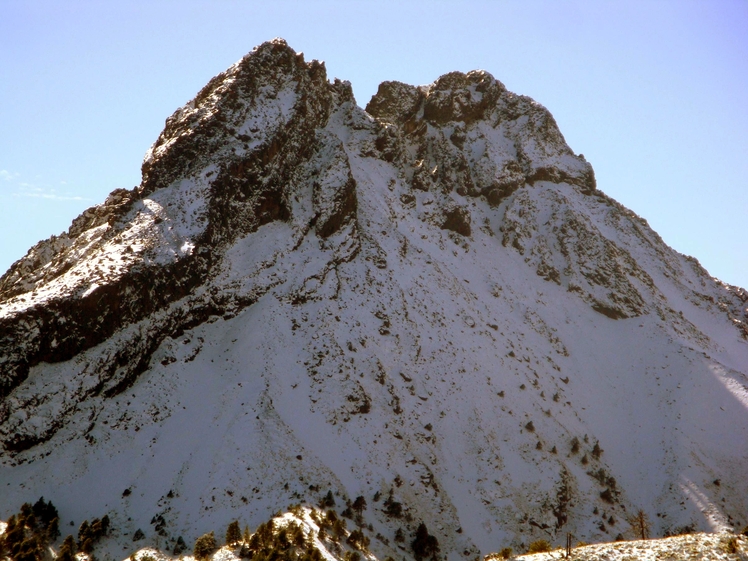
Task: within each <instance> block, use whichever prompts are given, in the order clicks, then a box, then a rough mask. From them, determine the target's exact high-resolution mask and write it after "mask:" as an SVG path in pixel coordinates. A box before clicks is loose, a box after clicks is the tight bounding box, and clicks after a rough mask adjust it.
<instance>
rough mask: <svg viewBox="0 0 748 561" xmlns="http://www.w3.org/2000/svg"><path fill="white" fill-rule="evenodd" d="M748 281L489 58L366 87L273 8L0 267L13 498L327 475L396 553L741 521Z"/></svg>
mask: <svg viewBox="0 0 748 561" xmlns="http://www.w3.org/2000/svg"><path fill="white" fill-rule="evenodd" d="M746 300H748V293H746V292H745V291H744V290H742V289H739V288H736V287H730V286H726V285H724V284H722V283H720V282H719V281H717V280H715V279H712V278H711V277H709V275H708V274H707V273H706V272H705V271H704V270H703V269H702V268H701V267H700V266H699V265H698V263H697V262H696V261H695V260H693V259H691V258H687V257H684V256H682V255H680V254H678V253H676V252H674V251H673V250H672V249H670V248H669V247H667V246H666V245H665V244H664V243H663V242H662V240H661V239H660V238H659V236H657V234H656V233H655V232H653V231H652V230H651V229H650V228H649V227H648V225H647V224H646V222H644V221H643V220H642V219H641V218H639V217H637V216H636V215H635V214H633V213H632V212H631V211H628V210H627V209H625V208H623V207H622V206H621V205H619V204H618V203H616V202H615V201H613V200H611V199H609V198H608V197H606V196H605V195H604V194H603V193H601V192H600V191H598V190H597V188H596V185H595V179H594V173H593V171H592V168H591V166H590V165H589V164H588V163H587V162H586V161H585V159H584V158H583V157H582V156H581V155H579V156H578V155H575V154H574V153H573V152H572V151H571V149H570V148H569V147H568V146H567V145H566V143H565V141H564V138H563V136H562V135H561V133H560V131H559V130H558V127H557V126H556V123H555V121H554V120H553V117H552V116H551V114H550V113H549V112H548V111H547V110H546V109H545V108H544V107H542V106H541V105H539V104H537V103H535V102H534V101H532V100H531V99H529V98H527V97H523V96H518V95H515V94H513V93H511V92H508V91H507V90H506V88H505V87H504V86H503V85H502V84H501V83H500V82H499V81H497V80H495V79H494V78H493V77H492V76H491V75H490V74H488V73H486V72H483V71H473V72H469V73H467V74H463V73H460V72H453V73H450V74H447V75H445V76H442V77H441V78H439V79H438V80H437V81H436V82H434V83H433V84H431V85H429V86H421V87H414V86H409V85H406V84H402V83H399V82H384V83H383V84H381V86H380V87H379V91H378V92H377V94H376V95H375V96H374V97H373V98H372V99H371V101H370V102H369V104H368V105H367V106H366V110H363V109H361V108H359V107H358V106H357V105H356V103H355V100H354V99H353V95H352V91H351V88H350V85H349V84H348V83H347V82H341V81H338V80H335V81H334V82H328V80H327V77H326V73H325V68H324V66H323V65H322V64H321V63H319V62H317V61H312V62H311V63H306V62H305V61H304V60H303V57H302V56H301V55H298V54H296V53H295V52H294V51H293V50H292V49H290V48H289V47H288V46H287V45H286V44H285V42H283V41H282V40H275V41H272V42H269V43H265V44H263V45H261V46H259V47H257V48H256V49H255V50H254V51H253V52H252V53H250V54H248V55H247V56H246V57H244V58H243V59H242V60H241V61H239V62H238V63H236V64H235V65H234V66H232V67H231V68H229V69H228V70H227V71H226V72H224V73H222V74H219V75H218V76H216V77H215V78H214V79H213V80H211V81H210V83H208V85H207V86H205V88H203V89H202V90H201V91H200V92H199V93H198V95H197V96H196V97H195V99H194V100H192V101H190V102H189V103H187V104H186V105H185V106H184V107H182V108H181V109H179V110H178V111H176V112H175V113H174V114H173V115H172V116H171V117H170V118H169V119H167V121H166V127H165V129H164V132H163V133H162V134H161V135H160V136H159V138H158V139H157V141H156V142H155V144H154V145H153V146H152V147H151V149H150V150H149V151H148V152H147V154H146V157H145V160H144V163H143V180H142V183H141V184H140V185H139V186H138V187H137V188H135V189H133V190H132V191H126V190H118V191H115V192H113V193H112V194H111V195H110V196H109V197H108V198H107V200H106V201H105V202H104V203H103V204H102V205H99V206H97V207H94V208H91V209H89V210H87V211H86V212H84V213H83V214H82V215H81V216H80V217H79V218H77V219H76V220H75V221H74V222H73V224H72V226H71V228H70V230H69V231H68V232H67V233H64V234H62V235H60V236H58V237H53V238H51V239H50V240H47V241H43V242H40V243H39V244H37V245H36V246H34V247H33V248H32V249H31V250H30V251H29V253H28V254H27V255H26V257H24V258H23V259H22V260H20V261H18V262H17V263H15V264H14V265H13V267H11V269H10V270H9V271H8V272H7V273H6V274H5V275H4V276H3V277H2V279H0V372H1V373H2V376H1V377H0V397H1V398H2V402H1V403H0V441H1V442H2V446H3V450H2V455H1V456H0V458H2V465H1V466H0V480H2V481H7V482H8V483H16V484H18V487H17V488H15V487H14V490H13V491H10V492H9V494H8V495H7V498H8V506H7V508H8V509H9V510H10V509H12V508H14V507H15V503H16V502H17V503H19V504H20V503H21V502H23V501H25V500H30V499H31V498H34V499H35V498H36V497H27V496H26V494H28V493H32V494H35V495H44V496H45V497H50V498H54V501H55V504H57V505H58V507H59V508H60V509H61V511H65V510H67V512H69V516H70V517H71V518H74V519H76V520H77V519H79V518H85V517H92V516H101V515H103V514H104V513H105V512H108V513H109V515H110V517H112V519H113V521H114V524H115V525H118V527H119V528H120V529H121V532H122V534H121V538H122V539H125V536H127V535H131V534H132V533H134V532H135V530H136V529H138V528H140V529H143V530H145V529H146V528H148V526H149V524H148V520H154V519H156V518H155V515H158V516H161V520H163V521H164V523H163V524H161V526H160V530H159V533H160V534H161V535H162V537H164V536H165V537H166V539H167V540H169V539H171V540H173V539H176V537H177V536H179V535H182V534H184V535H185V537H187V536H191V537H194V536H195V535H196V534H199V533H202V532H204V531H207V530H206V528H205V526H206V525H210V524H215V525H218V524H225V523H226V522H227V521H229V520H232V519H234V518H241V519H246V520H247V521H249V522H250V523H253V524H254V523H258V522H260V521H262V520H265V519H267V518H268V516H269V514H271V513H272V512H275V511H276V510H278V509H279V508H285V507H286V506H287V505H288V503H289V502H299V501H302V502H303V501H308V502H314V503H316V502H317V501H318V500H319V495H320V494H324V493H326V491H327V490H328V489H332V490H333V491H337V492H339V493H341V496H348V497H356V496H358V495H361V496H365V497H366V498H367V500H368V501H369V505H370V507H369V509H368V510H367V512H366V513H365V518H366V522H367V523H371V524H372V527H374V528H375V529H376V531H377V532H378V533H380V535H381V536H382V537H383V539H381V540H378V541H377V542H376V543H374V544H372V549H373V550H376V551H375V552H376V553H378V554H381V555H388V554H390V553H391V554H395V553H396V554H398V555H402V552H400V551H399V550H398V543H397V542H395V541H394V535H395V531H396V529H397V528H399V527H402V528H404V529H405V530H409V531H412V530H414V529H415V527H416V526H417V524H418V522H419V521H420V520H424V521H426V522H427V523H428V526H429V528H430V529H432V531H433V532H437V531H438V535H439V536H440V538H439V539H440V543H441V544H442V550H443V551H444V550H445V548H446V550H448V551H449V552H450V553H453V554H454V555H455V556H462V555H463V553H464V554H465V555H468V556H472V555H474V554H475V553H477V552H478V551H480V550H482V551H483V552H488V551H490V550H492V549H493V550H495V549H496V547H497V545H501V544H509V543H515V544H519V543H521V542H523V541H526V540H530V539H532V538H533V537H535V538H537V537H544V538H548V537H551V538H552V537H555V536H556V535H557V534H559V535H560V534H565V533H566V532H567V531H570V532H572V533H574V534H575V535H576V536H577V537H578V538H580V539H582V538H584V539H587V540H588V541H589V540H593V539H609V538H612V537H615V536H616V535H617V534H618V533H623V532H626V531H627V525H626V523H625V520H626V514H625V513H626V512H627V509H628V511H631V509H639V508H643V509H646V510H647V511H648V512H649V513H650V518H651V519H652V520H654V521H655V524H656V525H658V528H659V529H660V530H661V531H665V530H674V529H677V528H679V527H683V526H687V525H689V524H694V525H696V526H699V527H709V526H712V527H715V526H716V527H722V526H728V525H730V524H737V523H740V522H743V523H745V520H743V519H741V518H740V517H741V516H743V517H744V516H745V512H747V511H748V508H747V507H748V504H746V502H745V497H746V496H748V484H747V483H746V481H745V477H744V475H745V474H744V470H743V469H742V466H744V465H746V462H748V390H747V389H746V388H748V378H747V377H746V371H747V369H746V364H748V346H747V345H746V336H747V335H748V328H746V322H747V321H748V318H747V317H746V313H747V312H746ZM715 481H719V484H715ZM21 483H23V485H21ZM91 488H93V489H95V493H90V492H86V490H88V489H91ZM125 489H127V490H128V492H127V493H123V490H125ZM169 491H171V493H169ZM167 493H168V495H169V496H167ZM374 497H377V501H375V500H374ZM380 497H381V499H380ZM394 503H397V504H399V505H400V509H401V510H398V508H396V507H393V506H392V505H393V504H394ZM0 514H5V513H4V512H3V513H0ZM66 516H67V515H66ZM145 533H146V535H149V534H148V532H145ZM128 539H129V538H128Z"/></svg>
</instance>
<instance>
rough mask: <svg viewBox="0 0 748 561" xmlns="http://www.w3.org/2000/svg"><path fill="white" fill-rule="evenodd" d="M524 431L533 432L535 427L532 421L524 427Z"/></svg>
mask: <svg viewBox="0 0 748 561" xmlns="http://www.w3.org/2000/svg"><path fill="white" fill-rule="evenodd" d="M525 429H526V430H527V431H529V432H535V425H533V424H532V421H530V422H528V423H527V424H526V425H525Z"/></svg>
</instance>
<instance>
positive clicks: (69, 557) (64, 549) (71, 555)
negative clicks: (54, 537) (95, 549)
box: [56, 536, 75, 561]
mask: <svg viewBox="0 0 748 561" xmlns="http://www.w3.org/2000/svg"><path fill="white" fill-rule="evenodd" d="M56 561H75V540H74V539H73V536H68V537H66V538H65V540H64V541H63V542H62V546H61V547H60V552H59V553H58V554H57V559H56Z"/></svg>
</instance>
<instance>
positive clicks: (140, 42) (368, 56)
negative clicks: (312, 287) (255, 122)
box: [0, 0, 748, 288]
mask: <svg viewBox="0 0 748 561" xmlns="http://www.w3.org/2000/svg"><path fill="white" fill-rule="evenodd" d="M273 37H283V38H285V39H286V40H287V41H288V43H289V44H290V45H291V47H293V48H294V49H296V50H297V51H303V52H304V53H305V56H306V58H307V60H310V59H312V58H316V59H319V60H324V61H325V63H326V66H327V71H328V76H329V77H330V78H331V79H332V78H334V77H339V78H341V79H345V80H350V81H351V83H352V84H353V90H354V93H355V95H356V98H357V100H358V103H359V105H361V106H364V105H366V102H367V101H368V100H369V98H370V97H371V95H372V94H373V93H374V92H375V91H376V87H377V85H378V84H379V82H381V81H383V80H400V81H403V82H407V83H411V84H427V83H430V82H433V81H434V80H435V79H436V78H437V77H439V76H440V75H441V74H444V73H446V72H449V71H452V70H461V71H465V72H466V71H468V70H472V69H477V68H480V69H484V70H487V71H489V72H490V73H492V74H493V75H494V76H495V77H496V78H498V79H499V80H501V81H502V82H503V83H504V84H505V85H506V86H507V87H508V88H509V89H510V90H512V91H514V92H516V93H520V94H524V95H529V96H530V97H532V98H534V99H535V100H537V101H538V102H540V103H542V104H543V105H545V106H546V107H548V109H550V111H551V112H552V113H553V115H554V117H555V118H556V121H557V122H558V124H559V127H560V128H561V131H562V133H563V134H564V136H565V137H566V140H567V142H568V143H569V145H570V146H571V148H572V149H573V150H574V151H575V152H577V153H579V152H581V153H584V155H585V157H586V158H587V160H588V161H589V162H590V163H592V165H593V167H594V168H595V172H596V175H597V180H598V188H600V189H601V190H603V191H604V192H606V193H607V194H609V195H611V196H612V197H614V198H615V199H617V200H618V201H620V202H622V203H623V204H624V205H626V206H627V207H629V208H631V209H632V210H634V211H635V212H636V213H637V214H639V215H641V216H643V217H644V218H646V219H647V220H648V221H649V223H650V225H651V226H652V227H653V228H654V229H655V230H656V231H657V232H659V233H660V235H661V236H662V237H663V238H664V240H665V241H666V242H667V243H668V244H669V245H671V246H672V247H674V248H675V249H677V250H678V251H681V252H683V253H686V254H689V255H693V256H694V257H696V258H697V259H699V261H701V263H702V264H703V265H704V266H705V267H706V268H707V270H708V271H709V272H710V273H711V274H712V275H714V276H716V277H718V278H720V279H722V280H724V281H726V282H729V283H732V284H738V285H740V286H743V287H746V288H748V259H746V257H747V255H746V243H745V241H746V228H747V226H748V221H746V215H747V214H748V0H638V1H637V0H625V1H620V2H619V1H614V0H586V1H583V0H546V1H541V0H517V1H502V0H483V1H480V0H474V1H470V0H463V1H457V0H453V1H449V0H412V1H411V0H399V1H396V2H393V1H388V0H377V1H368V0H340V1H336V0H325V1H314V0H307V1H282V0H273V1H272V2H271V1H264V2H259V1H251V0H245V1H238V0H237V1H229V0H173V1H171V0H160V1H159V0H147V1H144V0H127V1H120V0H107V1H87V2H86V1H76V0H66V1H65V0H59V1H50V0H2V1H0V270H2V271H5V270H6V269H7V268H8V267H9V266H10V265H11V263H12V262H13V261H15V260H16V259H19V258H20V257H21V256H23V255H24V254H25V252H26V251H27V250H28V248H29V247H31V246H32V245H33V244H34V243H36V242H37V241H38V240H40V239H43V238H47V237H49V236H50V235H52V234H59V233H60V232H62V231H64V230H66V229H67V228H68V227H69V225H70V222H71V221H72V219H73V218H75V217H76V216H77V215H78V214H79V213H80V212H81V211H82V210H84V209H85V208H87V207H89V206H92V205H94V204H98V203H100V202H102V201H103V200H104V199H105V198H106V195H107V194H108V193H109V192H110V191H112V190H113V189H116V188H119V187H126V188H132V187H133V186H135V185H137V184H138V183H139V181H140V164H141V162H142V158H143V155H144V154H145V151H146V150H147V149H148V147H149V146H150V144H151V143H152V142H153V141H154V140H155V139H156V137H157V136H158V134H159V132H160V131H161V129H162V128H163V125H164V120H165V119H166V117H168V116H169V115H170V114H171V113H172V112H174V110H176V109H177V108H178V107H179V106H181V105H183V104H184V103H185V102H186V101H188V100H189V99H191V98H192V97H193V96H194V95H195V94H196V93H197V91H198V90H199V89H200V88H201V87H202V86H203V85H204V84H205V83H206V82H207V81H208V80H209V79H210V78H211V77H212V76H214V75H215V74H217V73H219V72H221V71H223V70H224V69H225V68H227V67H228V66H229V65H231V64H232V63H234V62H235V61H236V60H238V59H239V58H241V57H242V56H243V55H244V54H246V53H247V52H249V51H250V50H251V49H252V48H253V47H254V46H255V45H257V44H259V43H261V42H263V41H266V40H269V39H272V38H273Z"/></svg>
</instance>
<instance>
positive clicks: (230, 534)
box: [226, 520, 242, 547]
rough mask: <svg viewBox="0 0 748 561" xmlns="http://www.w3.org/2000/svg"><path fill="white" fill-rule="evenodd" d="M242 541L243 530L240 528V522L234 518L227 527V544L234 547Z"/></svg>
mask: <svg viewBox="0 0 748 561" xmlns="http://www.w3.org/2000/svg"><path fill="white" fill-rule="evenodd" d="M240 541H242V532H241V530H240V529H239V522H238V521H237V520H234V521H233V522H232V523H231V524H229V526H228V528H226V545H229V546H232V547H234V546H236V544H238V543H239V542H240Z"/></svg>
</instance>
